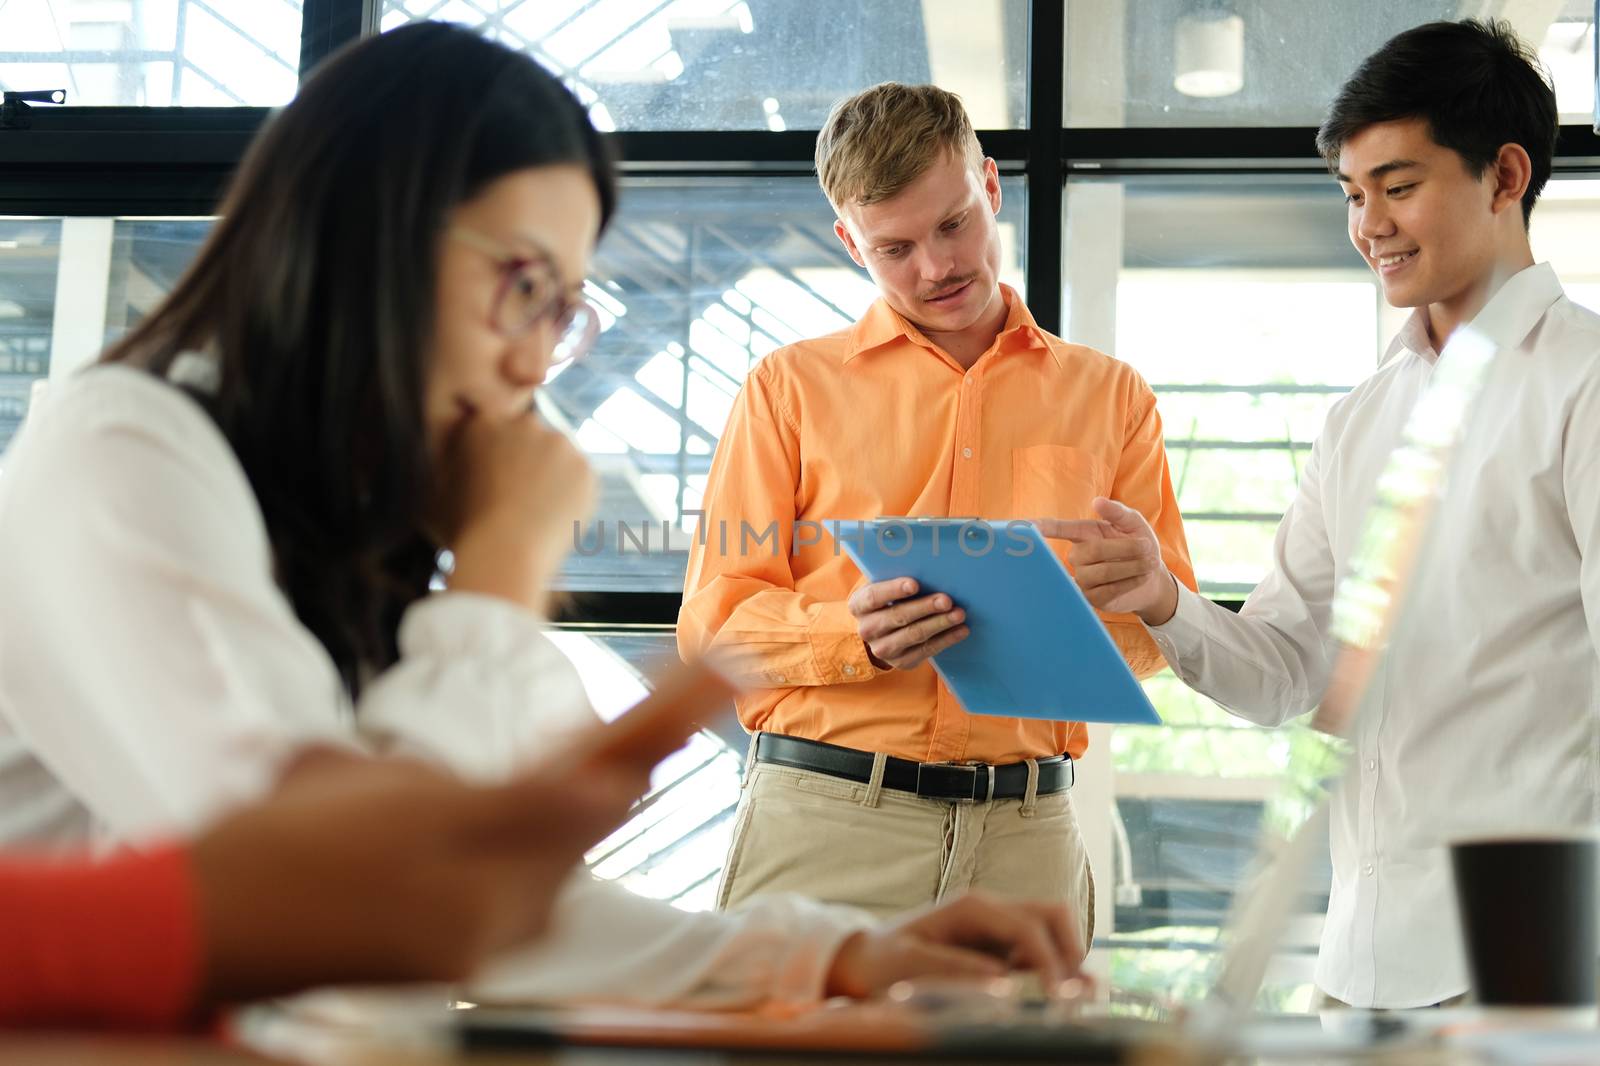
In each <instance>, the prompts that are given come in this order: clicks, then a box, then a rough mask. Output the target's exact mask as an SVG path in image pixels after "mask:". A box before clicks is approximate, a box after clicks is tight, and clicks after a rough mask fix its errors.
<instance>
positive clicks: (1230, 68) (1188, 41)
mask: <svg viewBox="0 0 1600 1066" xmlns="http://www.w3.org/2000/svg"><path fill="white" fill-rule="evenodd" d="M1174 45H1175V47H1174V49H1173V78H1172V85H1173V88H1175V89H1177V90H1178V91H1179V92H1180V93H1183V94H1184V95H1185V96H1198V97H1204V98H1210V97H1218V96H1231V95H1233V94H1234V93H1236V92H1238V91H1239V90H1240V89H1242V88H1244V19H1243V18H1242V17H1240V16H1239V15H1237V14H1235V13H1233V12H1232V11H1229V10H1227V9H1225V8H1221V7H1218V6H1217V5H1215V4H1209V3H1208V4H1195V5H1192V6H1191V7H1190V9H1189V10H1188V11H1186V12H1184V14H1183V15H1181V16H1180V17H1179V18H1178V23H1177V26H1176V40H1175V42H1174Z"/></svg>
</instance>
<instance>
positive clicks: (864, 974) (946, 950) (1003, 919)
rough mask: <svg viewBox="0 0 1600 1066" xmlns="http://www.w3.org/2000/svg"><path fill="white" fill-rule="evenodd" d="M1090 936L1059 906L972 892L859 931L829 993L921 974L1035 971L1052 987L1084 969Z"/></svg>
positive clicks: (872, 992)
mask: <svg viewBox="0 0 1600 1066" xmlns="http://www.w3.org/2000/svg"><path fill="white" fill-rule="evenodd" d="M1084 944H1085V938H1084V936H1083V933H1082V931H1081V928H1080V923H1079V920H1078V918H1077V917H1076V915H1074V914H1072V913H1071V912H1070V911H1068V909H1067V908H1066V907H1065V906H1063V905H1061V904H1051V903H1022V902H1011V901H1002V900H998V899H995V898H993V897H991V896H987V895H984V894H981V893H977V892H973V893H969V894H967V895H965V896H962V897H960V898H959V899H956V900H954V901H953V902H950V903H946V904H943V905H941V906H938V907H933V908H930V909H927V910H922V911H917V912H913V913H912V914H910V915H907V916H906V917H904V918H900V919H898V920H896V921H893V922H890V923H888V924H886V925H882V926H879V927H878V928H876V929H871V930H867V931H864V932H860V933H856V934H855V935H854V936H852V937H851V938H850V939H848V940H846V941H845V942H844V944H843V945H842V946H841V947H840V948H839V953H838V954H837V955H836V956H835V957H834V961H833V966H832V967H831V969H830V970H829V973H828V993H829V994H830V995H840V996H854V997H856V998H858V999H861V998H866V997H869V996H876V995H881V994H883V992H885V991H887V990H888V988H889V986H890V985H892V984H894V983H895V982H897V981H908V980H913V979H915V978H918V977H932V976H938V977H973V978H983V977H999V976H1002V975H1003V974H1005V973H1006V972H1007V971H1009V970H1029V971H1033V972H1035V973H1037V974H1038V975H1039V979H1040V981H1041V983H1042V984H1043V985H1044V987H1045V988H1046V989H1047V990H1054V989H1056V988H1058V987H1060V985H1061V983H1062V982H1063V981H1065V980H1067V979H1068V978H1073V977H1077V976H1078V975H1079V966H1080V965H1081V964H1082V962H1083V956H1084V954H1085V951H1086V949H1085V947H1084Z"/></svg>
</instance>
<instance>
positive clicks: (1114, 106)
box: [1065, 0, 1595, 127]
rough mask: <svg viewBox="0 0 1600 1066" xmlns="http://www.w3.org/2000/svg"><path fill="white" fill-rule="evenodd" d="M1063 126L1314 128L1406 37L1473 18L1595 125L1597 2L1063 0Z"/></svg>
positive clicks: (1576, 115)
mask: <svg viewBox="0 0 1600 1066" xmlns="http://www.w3.org/2000/svg"><path fill="white" fill-rule="evenodd" d="M1065 2H1066V4H1067V26H1066V38H1067V39H1066V48H1067V53H1066V56H1067V78H1066V99H1065V103H1066V112H1065V113H1066V119H1067V125H1068V126H1087V127H1122V126H1156V127H1159V126H1315V125H1317V124H1318V123H1319V122H1321V121H1322V116H1323V113H1324V112H1325V111H1326V109H1327V106H1328V101H1329V100H1331V99H1332V98H1333V94H1334V93H1335V92H1336V91H1337V90H1338V88H1339V86H1340V84H1342V83H1343V82H1344V80H1345V79H1346V78H1348V77H1349V76H1350V74H1351V72H1352V71H1354V70H1355V68H1356V66H1357V65H1358V64H1359V63H1360V62H1361V60H1363V59H1365V58H1366V57H1367V56H1368V55H1370V54H1371V53H1372V52H1375V51H1377V49H1378V48H1379V47H1380V46H1382V44H1383V43H1384V42H1385V41H1386V40H1388V39H1389V38H1390V37H1392V36H1394V35H1395V34H1397V33H1399V32H1400V31H1401V30H1405V29H1409V28H1410V27H1412V26H1417V25H1421V24H1422V23H1424V22H1432V21H1435V20H1438V19H1458V18H1461V17H1463V15H1469V14H1478V15H1488V16H1495V17H1499V18H1504V19H1508V20H1510V22H1511V23H1512V25H1513V26H1515V27H1516V29H1517V32H1518V33H1519V34H1520V35H1521V36H1522V37H1523V39H1525V40H1526V41H1528V42H1529V43H1531V44H1533V45H1534V46H1535V47H1536V48H1537V49H1538V51H1539V57H1540V59H1541V60H1542V61H1543V62H1544V64H1545V66H1546V67H1547V68H1548V69H1549V71H1550V74H1551V78H1552V81H1553V82H1554V84H1555V88H1556V103H1557V106H1558V107H1559V109H1560V111H1561V114H1562V121H1564V122H1581V123H1584V124H1588V123H1590V122H1592V121H1593V118H1594V103H1595V98H1594V85H1595V77H1594V32H1595V29H1594V4H1593V3H1592V0H1553V2H1550V3H1539V4H1513V3H1498V2H1493V3H1486V4H1478V5H1462V4H1460V3H1458V2H1456V0H1398V2H1397V0H1345V2H1341V3H1337V4H1277V3H1261V2H1254V3H1252V2H1248V0H1065Z"/></svg>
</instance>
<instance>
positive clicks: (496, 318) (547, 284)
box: [446, 226, 600, 367]
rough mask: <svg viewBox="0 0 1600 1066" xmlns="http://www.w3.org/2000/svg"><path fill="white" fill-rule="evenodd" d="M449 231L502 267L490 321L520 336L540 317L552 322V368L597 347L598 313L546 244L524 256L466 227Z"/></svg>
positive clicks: (498, 328) (497, 328)
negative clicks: (569, 282) (565, 278)
mask: <svg viewBox="0 0 1600 1066" xmlns="http://www.w3.org/2000/svg"><path fill="white" fill-rule="evenodd" d="M446 232H447V233H448V234H449V235H450V236H451V237H454V238H455V239H456V240H458V241H460V242H461V243H462V244H465V245H467V246H468V247H471V248H476V249H477V250H478V251H480V252H482V253H483V254H485V255H487V256H489V257H490V258H491V259H493V260H494V261H495V265H496V266H498V267H499V268H500V288H499V289H498V290H496V292H495V295H494V304H493V306H492V307H491V308H490V311H489V324H490V325H491V326H493V327H494V329H495V332H497V333H499V334H500V335H501V336H502V337H518V336H521V335H522V334H524V333H527V332H528V331H529V330H531V329H533V328H534V327H535V326H537V325H538V324H539V323H541V322H548V323H550V325H551V327H552V328H553V329H554V331H555V334H556V343H555V347H554V348H553V349H552V350H551V353H550V365H551V366H552V367H555V366H559V365H561V364H563V363H569V362H571V361H572V360H574V359H576V358H578V357H579V356H581V355H583V354H584V353H585V352H587V351H588V350H589V349H590V348H591V347H593V346H594V340H595V338H596V337H597V336H599V335H600V315H599V313H598V312H596V311H595V308H594V305H593V304H591V303H590V302H589V301H588V300H585V299H584V298H583V297H582V296H574V295H571V289H570V288H569V287H568V286H565V285H563V284H562V281H561V274H560V272H559V271H558V270H557V269H556V265H555V263H554V262H553V261H552V260H551V258H550V256H549V255H548V254H547V253H546V252H544V251H543V250H542V249H541V250H538V251H536V252H535V253H534V254H532V255H521V254H518V253H517V252H513V251H511V250H510V249H508V248H506V247H505V246H504V245H502V244H500V243H499V242H498V241H495V240H493V239H491V238H489V237H485V236H484V235H483V234H481V233H478V232H477V231H475V230H470V229H467V228H466V227H464V226H451V227H450V228H449V229H448V230H447V231H446Z"/></svg>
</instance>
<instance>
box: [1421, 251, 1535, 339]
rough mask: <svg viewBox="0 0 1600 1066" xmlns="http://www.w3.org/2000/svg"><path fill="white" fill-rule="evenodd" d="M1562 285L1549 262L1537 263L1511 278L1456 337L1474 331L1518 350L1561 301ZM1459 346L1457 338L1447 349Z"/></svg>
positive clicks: (1457, 332) (1453, 337)
mask: <svg viewBox="0 0 1600 1066" xmlns="http://www.w3.org/2000/svg"><path fill="white" fill-rule="evenodd" d="M1561 296H1562V292H1561V282H1560V281H1559V280H1558V279H1557V278H1556V272H1555V268H1554V267H1552V266H1551V265H1550V264H1549V263H1535V264H1534V265H1533V266H1531V267H1525V268H1524V269H1522V270H1519V271H1517V272H1516V273H1515V274H1513V275H1511V277H1509V278H1507V279H1506V281H1505V283H1504V284H1503V285H1501V286H1500V288H1499V290H1498V291H1497V292H1496V293H1495V294H1494V295H1493V296H1491V297H1490V298H1489V302H1488V303H1486V304H1484V305H1483V310H1481V311H1479V312H1478V313H1477V314H1476V315H1474V316H1472V321H1471V322H1469V323H1467V324H1466V325H1465V326H1463V327H1462V328H1461V329H1458V330H1456V336H1459V335H1460V334H1461V333H1463V332H1465V331H1467V330H1470V331H1472V332H1473V333H1477V334H1479V335H1481V336H1483V337H1487V338H1488V340H1489V342H1490V343H1491V344H1493V345H1494V346H1495V348H1497V349H1506V348H1517V347H1520V346H1521V344H1522V342H1523V341H1525V340H1527V338H1528V334H1530V333H1532V332H1533V327H1535V326H1537V325H1538V324H1539V320H1540V319H1541V318H1543V317H1544V313H1545V312H1546V311H1548V310H1550V305H1551V304H1553V303H1555V302H1556V301H1557V300H1559V299H1561ZM1454 343H1455V336H1452V337H1451V338H1450V341H1449V342H1448V343H1446V344H1445V350H1446V351H1448V350H1449V349H1450V345H1452V344H1454Z"/></svg>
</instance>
